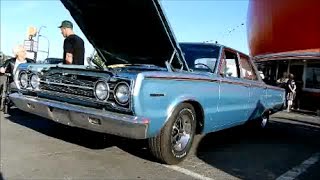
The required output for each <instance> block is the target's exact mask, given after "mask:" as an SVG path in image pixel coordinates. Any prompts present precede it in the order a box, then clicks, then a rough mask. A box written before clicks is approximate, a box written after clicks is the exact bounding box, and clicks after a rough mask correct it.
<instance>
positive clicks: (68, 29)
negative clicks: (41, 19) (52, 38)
mask: <svg viewBox="0 0 320 180" xmlns="http://www.w3.org/2000/svg"><path fill="white" fill-rule="evenodd" d="M59 28H60V30H61V34H62V35H63V37H64V38H65V39H64V42H63V63H64V64H75V65H84V51H85V49H84V42H83V40H82V39H81V38H80V37H79V36H77V35H76V34H75V33H74V32H73V24H72V22H70V21H62V23H61V25H60V26H59Z"/></svg>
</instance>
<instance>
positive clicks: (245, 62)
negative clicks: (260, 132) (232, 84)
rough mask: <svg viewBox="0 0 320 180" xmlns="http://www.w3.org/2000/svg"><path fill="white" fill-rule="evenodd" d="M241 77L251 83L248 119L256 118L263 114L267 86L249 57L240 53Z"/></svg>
mask: <svg viewBox="0 0 320 180" xmlns="http://www.w3.org/2000/svg"><path fill="white" fill-rule="evenodd" d="M239 57H240V72H241V78H242V79H243V80H244V81H245V82H247V83H248V84H250V88H249V101H248V105H247V107H248V114H247V119H255V118H257V117H259V116H260V115H261V113H262V112H263V111H264V109H265V107H264V105H265V102H266V101H265V95H266V88H265V87H264V84H263V82H262V81H260V79H259V78H258V75H257V73H256V71H255V69H254V66H253V64H252V62H251V61H250V59H249V57H248V56H246V55H244V54H239Z"/></svg>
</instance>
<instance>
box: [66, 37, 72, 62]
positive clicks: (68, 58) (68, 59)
mask: <svg viewBox="0 0 320 180" xmlns="http://www.w3.org/2000/svg"><path fill="white" fill-rule="evenodd" d="M64 50H65V52H66V57H65V58H66V59H65V60H66V63H67V64H72V62H73V45H72V43H71V42H70V40H69V41H66V42H65V44H64Z"/></svg>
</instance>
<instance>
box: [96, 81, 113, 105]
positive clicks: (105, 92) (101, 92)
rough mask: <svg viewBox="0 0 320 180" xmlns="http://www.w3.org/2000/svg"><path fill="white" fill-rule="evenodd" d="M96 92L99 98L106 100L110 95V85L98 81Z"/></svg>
mask: <svg viewBox="0 0 320 180" xmlns="http://www.w3.org/2000/svg"><path fill="white" fill-rule="evenodd" d="M94 94H95V96H96V98H97V99H99V100H101V101H104V100H106V99H108V96H109V86H108V84H107V83H106V82H104V81H98V82H97V83H96V85H95V88H94Z"/></svg>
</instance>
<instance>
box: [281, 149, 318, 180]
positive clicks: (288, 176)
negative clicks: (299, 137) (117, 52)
mask: <svg viewBox="0 0 320 180" xmlns="http://www.w3.org/2000/svg"><path fill="white" fill-rule="evenodd" d="M319 158H320V153H315V154H313V155H312V156H311V157H310V158H309V159H307V160H305V161H303V162H302V163H301V164H300V165H298V166H296V167H294V168H292V169H291V170H289V171H287V172H286V173H284V174H282V175H281V176H279V177H278V178H277V179H276V180H293V179H295V178H297V177H298V176H299V175H300V174H302V173H304V172H305V171H306V170H307V169H308V168H309V167H310V166H312V165H313V164H315V163H316V162H318V161H319Z"/></svg>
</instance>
